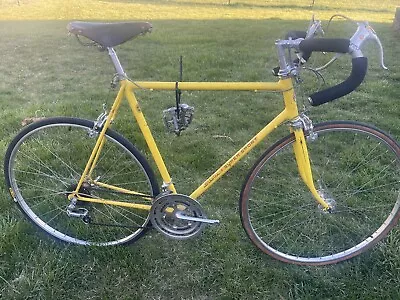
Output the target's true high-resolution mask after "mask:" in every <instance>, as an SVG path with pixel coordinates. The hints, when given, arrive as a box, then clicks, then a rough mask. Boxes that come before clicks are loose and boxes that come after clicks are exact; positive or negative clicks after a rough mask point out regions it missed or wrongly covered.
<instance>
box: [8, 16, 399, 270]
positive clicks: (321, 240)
mask: <svg viewBox="0 0 400 300" xmlns="http://www.w3.org/2000/svg"><path fill="white" fill-rule="evenodd" d="M67 28H68V30H69V32H70V33H72V34H75V35H76V36H77V38H78V39H79V36H83V37H85V38H88V39H89V40H91V41H93V43H94V44H95V45H96V46H97V47H100V48H101V50H105V51H106V53H107V54H108V55H109V57H110V58H111V61H112V63H113V65H114V67H115V70H116V76H115V77H114V80H113V82H114V84H115V85H116V84H119V85H120V88H119V91H118V93H117V96H116V98H115V100H114V103H113V105H112V107H111V109H110V111H109V112H107V111H106V110H104V112H103V113H102V114H100V116H99V117H98V118H97V120H95V121H89V120H84V119H78V118H70V117H54V118H46V119H43V120H40V121H37V122H34V123H32V124H30V125H28V126H26V127H25V128H23V129H22V131H21V132H20V133H19V134H18V135H17V136H16V137H15V138H14V139H13V141H12V142H11V143H10V145H9V147H8V149H7V152H6V156H5V164H4V171H5V178H6V184H7V186H8V188H9V191H10V194H11V197H12V198H13V199H14V201H15V202H16V203H17V204H18V207H19V208H20V209H21V211H22V212H23V213H24V214H25V215H26V216H27V217H28V219H30V220H31V221H32V222H33V223H34V224H35V225H37V226H38V227H39V228H40V229H41V230H43V231H45V232H46V233H48V234H49V235H51V236H52V237H53V238H56V239H58V240H61V241H64V242H68V243H74V244H80V245H95V246H110V245H119V244H126V243H128V242H133V241H136V240H137V239H138V238H140V237H141V236H143V235H144V234H145V233H146V231H147V230H148V229H149V228H150V227H151V225H152V226H153V227H155V228H156V229H157V230H158V231H159V232H161V233H162V234H164V235H166V236H168V237H170V238H174V239H181V240H183V239H187V238H191V237H195V236H197V235H198V234H199V233H200V232H201V231H202V230H203V228H204V227H205V225H207V224H218V223H219V220H214V219H209V218H207V216H206V214H205V212H204V210H203V208H202V207H201V205H200V204H199V202H198V201H197V199H198V198H199V197H200V196H201V195H203V194H204V193H205V192H206V191H207V190H208V189H209V188H210V187H211V186H212V185H213V184H214V183H215V182H217V181H218V180H219V179H220V178H221V177H222V176H223V175H224V174H225V173H226V172H227V171H228V170H230V169H231V168H232V167H233V166H235V165H236V164H237V163H238V162H239V161H240V160H241V159H242V158H243V157H245V156H246V155H247V154H248V153H249V152H250V151H251V150H252V149H253V148H254V147H255V146H256V145H257V144H259V143H260V142H261V141H262V140H264V139H265V137H266V136H268V135H269V134H270V133H271V132H272V131H273V130H274V129H275V128H277V127H278V126H280V125H282V124H287V123H288V124H289V129H290V134H289V135H288V136H286V137H283V138H282V139H280V140H279V141H277V142H276V143H274V144H273V145H272V146H270V147H269V148H268V149H267V150H266V151H265V152H264V154H262V155H261V157H260V158H259V159H258V160H257V161H256V162H255V164H254V166H253V167H252V168H251V170H250V171H249V173H248V176H247V178H246V179H245V181H244V184H243V187H242V191H241V194H240V200H239V211H240V218H241V222H242V225H243V227H244V230H245V232H246V233H247V235H248V237H249V238H250V240H251V241H252V242H253V243H254V244H255V245H256V246H257V247H258V248H259V249H260V250H261V251H263V252H264V253H267V254H269V255H271V256H272V257H274V258H276V259H278V260H281V261H284V262H289V263H294V264H300V265H325V264H332V263H336V262H339V261H343V260H346V259H349V258H351V257H354V256H356V255H358V254H360V253H362V252H364V251H365V250H367V249H368V248H370V247H372V246H373V245H375V244H376V243H377V242H378V241H379V240H381V239H382V238H383V237H384V236H386V235H387V233H388V232H389V231H390V230H391V229H392V228H393V227H394V226H395V225H396V223H397V221H398V219H399V217H400V211H399V206H400V193H399V190H400V189H399V185H400V172H399V166H400V146H399V144H398V143H397V142H396V141H395V140H394V139H393V138H392V137H390V136H389V135H388V134H386V133H385V132H383V131H381V130H380V129H377V128H375V127H373V126H371V125H367V124H362V123H359V122H354V121H331V122H325V123H321V124H317V125H314V124H313V123H312V121H311V120H310V119H309V118H308V117H307V115H306V114H305V113H304V112H299V109H298V103H297V101H296V95H295V91H294V80H296V78H298V75H299V73H300V70H301V67H302V65H303V64H305V63H306V61H307V60H308V58H309V57H310V56H311V54H312V52H332V53H339V54H337V55H336V56H335V57H334V58H333V59H332V60H331V61H330V62H329V63H328V64H326V65H325V66H323V67H322V68H326V67H327V66H329V65H330V64H331V63H332V62H333V61H335V60H336V59H337V58H338V56H339V55H343V54H349V55H351V56H352V72H351V75H350V77H349V78H348V79H347V80H346V81H344V82H343V83H341V84H338V85H336V86H334V87H330V88H328V89H325V90H323V91H319V92H317V93H314V94H312V95H311V96H310V97H309V101H310V103H311V105H313V106H317V105H322V104H324V103H327V102H330V101H332V100H334V99H337V98H340V97H342V96H344V95H346V94H348V93H350V92H352V91H353V90H355V89H356V88H357V87H358V86H359V85H360V84H361V82H362V81H363V79H364V77H365V74H366V71H367V58H366V57H364V55H363V54H362V52H361V47H362V45H363V43H364V42H365V41H366V40H368V39H372V40H374V41H376V42H377V44H378V45H379V49H380V53H381V66H382V67H383V68H385V66H384V64H383V48H382V45H381V43H380V40H379V38H378V36H377V35H376V33H375V32H374V30H373V29H372V27H370V26H369V25H368V24H367V23H357V30H356V32H355V33H354V35H353V36H352V38H350V39H326V38H316V35H317V34H318V33H319V32H321V31H322V27H321V24H320V22H319V21H315V20H314V19H313V20H312V21H311V23H310V25H309V27H308V30H307V31H306V32H299V31H293V32H290V33H288V35H287V36H286V38H285V39H284V40H278V41H277V42H276V48H277V52H278V59H279V68H277V69H275V72H276V75H277V76H279V80H278V81H277V82H182V81H177V82H145V81H133V80H131V79H129V77H128V76H127V75H126V74H125V71H124V69H123V67H122V65H121V63H120V61H119V59H118V56H117V54H116V52H115V49H114V47H116V46H118V45H120V44H122V43H124V42H127V41H128V40H131V39H133V38H135V37H137V36H139V35H144V34H146V33H148V32H150V31H151V29H152V25H151V24H150V23H146V22H129V23H91V22H72V23H70V24H69V25H68V27H67ZM293 51H295V52H296V53H297V55H298V57H297V58H296V59H293ZM136 90H170V91H175V92H176V99H177V103H176V106H175V107H172V108H170V109H168V110H165V111H164V121H165V124H166V126H167V129H168V130H170V131H171V132H174V133H176V134H179V133H180V132H181V131H182V130H184V129H186V128H187V127H188V126H189V124H190V122H191V120H192V118H193V107H190V106H189V105H187V104H183V103H180V92H181V91H184V90H198V91H208V90H231V91H234V90H241V91H242V90H247V91H254V90H257V91H275V92H280V93H282V95H283V102H284V109H283V110H282V112H281V113H279V114H278V115H277V116H276V117H275V118H274V119H273V120H272V121H271V122H270V123H268V124H267V125H266V126H265V127H264V128H263V129H261V130H260V131H259V133H258V134H256V135H255V136H254V137H252V138H251V139H250V140H249V141H248V142H247V143H246V144H245V145H244V146H243V147H242V148H240V149H239V150H238V151H237V152H236V153H235V154H234V155H233V156H232V157H230V158H229V159H228V160H227V161H226V162H225V163H224V164H222V165H221V166H220V167H219V168H218V169H217V170H216V171H215V172H214V173H213V174H212V175H211V176H210V177H209V178H208V179H206V180H205V181H204V182H203V183H202V184H201V185H200V186H199V187H198V188H197V189H196V190H195V191H193V192H192V193H191V194H190V195H189V196H188V195H183V194H179V193H177V191H176V188H175V185H174V183H173V181H172V179H171V176H170V174H169V172H168V170H167V167H166V165H165V163H164V161H163V158H162V156H161V154H160V152H159V150H158V148H157V145H156V142H155V140H154V138H153V135H152V133H151V131H150V128H149V126H148V124H147V122H146V119H145V117H144V114H143V112H142V110H141V108H140V105H139V102H138V100H137V99H136V97H135V94H134V92H135V91H136ZM124 98H126V99H127V101H128V103H129V106H130V108H131V110H132V112H133V115H134V117H135V119H136V121H137V124H138V126H139V128H140V130H141V133H142V134H143V137H144V140H145V142H146V144H147V146H148V149H149V151H150V153H151V155H152V157H153V159H154V163H155V165H156V166H157V169H158V171H159V173H160V175H161V178H162V182H163V183H162V185H161V188H160V187H159V185H158V181H157V179H156V176H155V174H154V172H153V170H152V168H151V167H150V165H149V163H148V162H147V160H146V159H145V157H144V156H143V155H142V154H141V153H140V152H139V151H138V150H137V149H136V147H135V146H134V145H133V144H132V143H131V142H129V141H128V140H127V139H125V138H124V137H123V136H121V135H120V134H119V133H117V132H116V131H114V130H112V129H111V128H110V127H111V124H112V122H113V121H114V120H115V118H116V116H117V113H118V110H119V108H120V106H121V103H122V101H123V99H124ZM270 174H273V175H272V176H274V179H273V180H269V178H270V176H271V175H270ZM278 175H280V177H278Z"/></svg>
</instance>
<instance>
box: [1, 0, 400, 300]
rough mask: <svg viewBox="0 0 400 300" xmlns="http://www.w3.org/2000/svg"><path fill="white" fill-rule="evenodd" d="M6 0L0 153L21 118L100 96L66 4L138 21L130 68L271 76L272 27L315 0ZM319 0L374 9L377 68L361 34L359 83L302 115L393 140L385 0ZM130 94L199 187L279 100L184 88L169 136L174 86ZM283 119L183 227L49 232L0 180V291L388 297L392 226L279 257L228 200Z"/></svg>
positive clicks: (105, 77)
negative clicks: (118, 240)
mask: <svg viewBox="0 0 400 300" xmlns="http://www.w3.org/2000/svg"><path fill="white" fill-rule="evenodd" d="M15 2H17V1H0V19H3V20H4V21H0V24H1V25H0V36H1V43H0V50H1V51H0V61H1V63H0V104H1V107H2V109H1V111H0V125H1V126H0V157H3V156H4V153H5V151H6V147H7V145H8V143H9V142H10V141H11V139H12V138H13V136H14V135H15V134H16V133H17V132H18V131H19V130H20V129H21V121H22V120H23V119H25V118H27V117H42V116H46V117H50V116H58V115H66V116H79V117H82V118H88V119H94V118H96V117H97V115H98V114H99V113H100V111H101V106H102V104H103V103H107V104H108V105H111V101H112V98H113V96H114V95H115V92H114V91H109V89H108V86H109V82H110V80H111V78H112V75H113V72H114V71H113V69H112V65H111V64H110V62H109V60H108V57H107V56H106V54H105V53H104V52H98V51H96V50H95V49H93V48H85V47H82V46H80V45H79V44H78V43H77V42H76V40H75V39H74V38H73V37H69V36H68V35H67V32H66V29H65V27H66V25H67V23H68V21H69V20H70V19H80V18H86V19H110V20H115V19H146V20H151V21H152V23H153V25H154V28H155V29H154V32H153V33H152V34H150V35H147V36H145V37H141V38H138V39H136V40H134V41H131V42H128V43H126V44H124V45H122V46H120V47H118V48H117V52H118V54H119V56H120V59H121V61H122V64H123V65H124V66H125V68H126V71H127V73H128V74H129V75H130V76H131V77H132V78H134V79H137V80H162V81H175V80H177V79H178V70H179V68H178V58H179V55H183V57H184V75H183V76H184V80H185V81H213V80H218V81H219V80H221V81H225V80H226V81H251V80H254V81H261V80H265V81H273V80H275V78H274V77H273V76H272V75H270V71H269V69H270V68H272V67H274V66H276V53H275V49H274V41H275V40H276V39H277V38H279V37H282V36H283V35H284V34H285V33H286V32H287V31H288V30H291V29H302V28H306V26H307V24H308V19H309V18H310V17H311V14H312V12H311V9H310V8H309V4H310V3H311V2H312V1H296V0H292V1H290V0H287V1H284V2H282V1H279V2H278V1H256V0H252V1H250V0H247V1H231V3H232V4H231V5H230V6H228V5H226V2H227V1H216V0H215V1H211V0H210V1H200V0H197V1H183V0H181V1H160V0H157V1H156V0H154V1H95V0H91V1H72V0H70V1H36V0H26V1H22V0H21V1H20V5H19V6H18V5H16V4H15ZM83 2H84V3H83ZM330 2H331V3H329V1H318V0H316V6H315V8H314V12H315V13H316V14H317V17H321V18H322V19H323V20H327V19H328V18H329V16H330V15H332V14H334V13H345V14H347V15H348V16H349V17H352V18H355V19H368V20H371V22H372V25H373V26H374V28H375V29H376V31H377V32H378V34H379V36H380V38H381V41H382V43H383V46H384V48H385V58H386V64H387V65H388V67H389V69H390V71H388V72H387V71H383V70H381V69H380V68H379V66H378V60H377V55H376V47H375V46H374V45H371V46H369V47H368V49H367V50H366V51H365V53H366V54H367V55H368V56H369V58H370V67H369V72H368V75H367V78H366V81H365V82H364V83H363V84H362V86H361V87H360V88H359V89H358V90H357V92H355V93H352V94H351V95H349V96H346V97H344V98H342V99H340V100H338V101H335V102H333V103H330V104H327V105H324V106H321V107H318V108H312V109H311V111H310V116H311V117H312V118H313V120H314V121H322V120H333V119H350V120H361V121H365V122H369V123H372V124H375V125H376V126H378V127H380V128H382V129H384V130H385V131H388V132H390V133H391V134H392V135H393V136H394V137H395V138H396V139H397V140H399V139H400V126H399V108H400V104H399V101H398V100H399V99H398V95H399V93H400V88H399V78H400V73H399V71H398V70H399V67H400V62H399V60H398V57H399V54H400V47H399V43H398V38H399V35H398V34H396V33H394V32H393V31H392V29H391V19H392V18H393V16H394V10H395V6H396V2H395V1H369V2H368V4H366V2H365V1H355V2H352V3H349V2H344V1H334V2H332V1H330ZM57 3H59V4H57ZM60 3H62V4H60ZM344 3H345V4H344ZM77 5H80V7H79V9H78V6H77ZM289 8H290V9H289ZM178 9H183V11H179V10H178ZM55 12H57V13H56V14H55ZM325 24H326V22H325ZM352 32H354V27H353V26H352V25H351V24H349V23H346V22H342V21H336V22H335V23H334V24H331V26H330V30H329V32H328V35H329V36H341V37H342V36H346V37H348V36H350V35H351V34H352ZM314 57H315V58H314V60H313V62H311V63H312V64H313V63H315V64H317V63H322V62H323V61H326V58H324V57H323V55H315V56H314ZM348 64H349V60H348V59H347V58H343V59H342V60H341V61H340V62H339V63H338V64H336V65H335V66H333V67H332V68H330V69H329V72H324V77H325V79H326V81H327V84H328V85H329V84H330V85H332V84H334V83H336V82H339V81H340V80H341V79H344V78H345V77H346V76H347V74H348V72H349V70H348ZM307 78H308V79H309V80H308V81H307V84H306V86H307V88H308V89H307V90H312V89H315V88H316V87H317V86H318V84H317V83H316V81H315V80H314V79H313V77H312V76H311V75H307ZM305 95H308V93H305ZM138 98H139V99H141V105H142V109H143V111H144V112H145V114H146V117H147V119H148V123H149V124H150V125H151V129H152V130H153V132H154V135H155V139H156V141H157V143H158V144H159V148H160V151H161V153H162V154H163V156H164V157H165V160H166V162H167V163H168V168H169V169H170V172H171V174H172V176H173V178H174V181H175V182H176V184H177V188H178V190H179V192H181V193H190V192H191V191H192V190H193V189H194V188H196V187H197V186H198V185H199V184H200V183H201V182H202V181H203V180H204V179H205V178H206V177H207V176H208V175H209V174H210V173H211V172H212V171H214V170H215V168H216V167H217V166H218V165H219V164H221V163H222V162H223V161H225V159H226V158H227V157H229V155H232V154H233V153H234V152H235V150H237V149H238V148H239V147H240V146H241V145H242V144H243V143H244V142H246V141H247V139H248V138H249V137H250V136H251V135H252V134H254V133H256V132H257V131H258V130H259V129H260V128H261V127H262V126H263V125H264V124H265V123H266V122H268V121H269V120H271V118H272V117H273V116H274V115H276V114H277V113H278V112H279V109H280V108H281V100H280V95H278V94H265V93H251V92H240V93H233V92H185V93H183V100H184V102H187V103H188V104H190V105H193V106H195V109H196V111H195V117H194V121H193V124H192V125H191V126H190V127H189V129H188V130H187V131H185V132H184V133H183V134H182V136H181V137H179V138H177V137H175V136H173V135H170V134H168V133H166V132H165V130H164V127H163V126H164V125H163V122H162V119H161V115H162V110H163V109H165V108H167V107H170V106H172V105H173V104H174V101H175V100H174V94H173V93H168V92H151V93H149V92H140V93H139V96H138ZM298 98H299V99H300V100H301V99H302V97H300V95H299V96H298ZM234 105H235V107H234ZM233 107H234V108H233ZM121 112H122V113H121V114H120V116H119V119H118V120H117V122H116V124H115V128H117V129H118V131H119V132H121V133H122V134H123V135H124V136H126V137H128V138H129V139H132V141H133V142H134V143H135V145H137V146H138V147H139V148H142V149H143V146H144V143H143V141H142V140H141V139H140V136H139V132H138V129H137V126H136V125H135V124H134V123H133V122H130V120H131V113H130V111H129V108H128V106H126V105H125V106H123V108H122V110H121ZM248 116H250V117H248ZM122 125H124V127H122ZM125 125H126V126H125ZM286 132H287V128H286V127H285V126H284V127H283V128H282V129H279V130H278V132H277V133H276V134H274V135H273V136H272V137H271V138H269V139H268V140H267V142H266V143H263V144H262V145H261V146H260V147H258V148H257V149H256V150H255V151H254V152H253V153H252V154H251V155H250V156H249V157H248V158H246V159H245V160H244V161H243V162H241V163H240V164H239V166H238V167H237V168H235V169H233V170H232V171H231V172H229V173H228V174H227V176H226V177H225V178H224V179H222V180H221V182H219V183H217V184H216V185H215V186H214V187H213V188H212V189H211V190H210V191H209V192H208V193H207V194H206V195H205V196H204V197H203V198H202V199H201V201H202V204H203V206H204V208H205V210H206V212H207V214H208V215H209V216H210V217H213V218H219V219H220V220H221V222H222V224H221V225H220V226H218V227H214V228H207V229H206V231H205V233H204V234H203V235H201V237H199V238H198V239H195V240H190V241H184V242H179V241H172V240H167V239H165V238H163V237H162V236H160V235H159V234H158V233H157V232H155V231H154V230H153V231H151V232H150V233H149V234H148V235H146V236H145V237H144V238H143V239H141V240H139V241H138V242H137V243H135V244H134V245H132V246H128V247H113V248H101V249H98V248H84V247H77V246H72V245H64V244H59V243H57V242H54V241H53V240H51V239H50V238H48V237H46V236H45V235H44V234H42V233H40V232H38V230H36V228H34V227H33V226H32V225H31V224H30V223H29V222H28V221H27V220H26V219H25V218H24V217H23V215H22V214H21V213H20V212H19V211H18V210H17V209H16V207H15V204H13V203H12V201H11V200H10V197H9V195H8V192H7V191H6V190H5V187H4V184H0V211H1V214H0V298H3V299H56V298H59V299H78V298H79V299H114V298H121V299H398V298H400V294H399V290H398V286H399V281H400V280H399V278H400V272H399V270H400V255H399V250H398V249H399V246H400V242H399V241H400V240H399V232H398V229H396V230H394V231H393V232H392V233H391V234H390V236H389V237H388V238H387V239H386V240H385V242H384V243H381V244H379V245H378V246H376V247H375V248H374V249H372V250H371V251H369V252H367V253H365V254H363V255H361V256H360V257H357V258H355V259H352V260H350V261H348V262H344V263H340V264H338V265H334V266H328V267H319V268H316V267H298V266H292V265H287V264H284V263H280V262H278V261H276V260H274V259H272V258H270V257H268V256H267V255H265V254H262V253H261V252H260V251H258V250H257V249H256V248H255V247H254V246H253V245H252V244H251V243H250V241H249V240H248V239H247V237H246V235H245V233H244V231H243V229H242V228H241V224H240V220H239V215H238V207H237V201H238V198H239V193H240V189H241V185H242V182H243V180H244V178H245V176H246V174H247V172H248V170H249V168H250V167H251V166H252V165H253V163H254V161H255V159H256V158H257V156H258V155H259V154H260V153H261V152H262V151H263V150H265V149H266V147H267V146H268V145H271V143H272V142H273V141H274V140H276V138H277V137H278V136H280V134H286Z"/></svg>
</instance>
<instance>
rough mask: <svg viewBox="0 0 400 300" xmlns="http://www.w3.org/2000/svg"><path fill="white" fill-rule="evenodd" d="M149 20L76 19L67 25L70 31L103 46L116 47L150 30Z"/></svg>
mask: <svg viewBox="0 0 400 300" xmlns="http://www.w3.org/2000/svg"><path fill="white" fill-rule="evenodd" d="M152 28H153V27H152V25H151V24H150V23H148V22H118V23H99V22H81V21H75V22H71V23H69V24H68V25H67V29H68V31H69V32H71V33H73V34H76V35H82V36H84V37H86V38H88V39H90V40H92V41H94V42H96V43H98V44H99V45H101V46H103V47H114V46H117V45H120V44H122V43H125V42H126V41H129V40H130V39H133V38H134V37H137V36H138V35H143V34H145V33H147V32H150V31H151V29H152Z"/></svg>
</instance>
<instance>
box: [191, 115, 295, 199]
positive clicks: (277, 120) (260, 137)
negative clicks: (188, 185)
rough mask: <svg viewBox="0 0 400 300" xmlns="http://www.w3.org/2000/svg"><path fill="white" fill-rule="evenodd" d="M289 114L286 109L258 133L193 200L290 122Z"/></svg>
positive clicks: (201, 188) (193, 194) (197, 192)
mask: <svg viewBox="0 0 400 300" xmlns="http://www.w3.org/2000/svg"><path fill="white" fill-rule="evenodd" d="M288 118H289V113H288V111H287V110H286V109H285V110H284V111H282V112H281V113H280V114H279V115H277V116H276V117H275V118H274V119H273V120H272V121H271V122H270V123H269V124H268V125H267V126H265V127H264V128H263V129H262V130H261V131H260V132H259V133H257V134H256V135H255V136H254V137H253V138H252V139H251V140H250V141H248V142H247V143H246V144H245V145H244V146H243V147H242V148H241V149H240V150H239V151H237V152H236V153H235V154H234V155H233V156H232V157H231V158H230V159H228V160H227V161H226V163H224V164H223V165H222V166H221V167H220V168H219V169H218V170H217V171H215V172H214V174H212V175H211V176H210V177H209V178H208V179H207V180H206V181H204V182H203V183H202V184H201V185H200V186H199V187H198V188H197V189H196V190H195V191H194V192H193V193H192V194H191V195H190V197H191V198H193V199H197V198H198V197H200V196H201V195H202V194H203V193H204V192H206V191H207V190H208V189H209V188H210V187H211V186H212V185H213V184H214V183H215V182H217V181H218V180H219V179H220V178H221V177H222V176H223V175H224V174H225V173H226V172H228V171H229V170H230V169H231V168H232V167H233V166H235V165H236V164H237V163H238V162H239V161H240V160H241V159H242V158H243V157H244V156H246V155H247V153H249V152H250V151H251V150H252V149H253V148H254V147H255V146H257V144H258V143H260V142H261V141H262V140H263V139H265V138H266V137H267V136H268V135H269V134H270V133H271V132H272V131H274V130H275V128H277V127H278V126H279V125H280V124H282V123H283V122H285V121H286V120H288Z"/></svg>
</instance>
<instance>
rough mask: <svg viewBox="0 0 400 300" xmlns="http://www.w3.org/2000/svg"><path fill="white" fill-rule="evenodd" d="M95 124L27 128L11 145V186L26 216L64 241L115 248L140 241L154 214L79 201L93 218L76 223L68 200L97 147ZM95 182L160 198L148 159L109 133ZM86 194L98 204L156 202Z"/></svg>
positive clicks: (98, 191) (92, 190) (46, 123)
mask: <svg viewBox="0 0 400 300" xmlns="http://www.w3.org/2000/svg"><path fill="white" fill-rule="evenodd" d="M93 126H94V122H92V121H88V120H83V119H78V118H67V117H56V118H48V119H43V120H40V121H37V122H35V123H32V124H30V125H29V126H27V127H25V128H24V129H23V130H22V131H21V132H20V133H19V134H18V135H17V136H16V137H15V138H14V139H13V141H12V142H11V144H10V145H9V147H8V149H7V152H6V155H5V163H4V172H5V178H6V184H7V186H8V188H9V189H10V193H11V195H12V196H13V198H14V201H15V202H16V203H17V204H18V207H19V208H20V209H21V211H22V212H23V213H24V214H25V215H26V216H27V217H28V218H29V219H30V220H31V221H32V222H33V223H34V224H35V225H37V226H38V227H39V228H40V229H41V230H43V231H45V232H46V233H48V234H50V235H51V236H52V237H53V238H56V239H58V240H61V241H64V242H68V243H75V244H81V245H98V246H109V245H118V244H126V243H130V242H133V241H136V240H137V239H138V238H139V237H141V236H142V235H143V234H144V233H145V232H146V231H147V228H148V227H149V225H148V224H149V220H150V217H149V211H144V210H138V209H132V208H127V207H121V206H114V205H106V204H97V203H92V202H84V201H78V203H77V207H78V208H79V209H83V210H87V211H88V217H87V218H85V219H83V218H81V217H76V216H75V217H71V216H68V214H67V206H68V205H69V204H70V202H71V201H70V200H69V199H68V197H67V196H68V194H69V193H70V192H72V191H73V190H74V189H75V188H76V186H77V183H78V181H79V179H80V177H81V174H82V172H83V170H84V168H85V166H86V163H87V160H88V158H89V156H90V154H91V152H92V150H93V147H94V145H95V143H96V140H97V136H98V132H96V131H93ZM105 137H106V142H105V144H104V147H103V149H102V151H101V155H100V157H99V160H98V162H97V164H96V168H95V169H94V176H93V178H100V179H101V181H102V182H103V183H107V184H114V185H117V186H119V187H122V188H125V189H133V190H135V191H137V192H141V193H144V194H146V195H149V196H150V197H149V198H150V199H151V198H153V197H154V196H155V195H157V194H158V193H159V188H158V184H157V182H156V180H155V176H154V173H153V171H152V169H151V168H150V166H149V164H148V162H147V161H146V159H145V158H144V157H143V156H142V155H141V154H140V152H139V151H138V150H137V149H136V148H135V147H134V146H133V145H132V144H131V143H130V142H129V141H127V140H126V139H125V138H124V137H122V136H121V135H120V134H118V133H116V132H115V131H113V130H111V129H108V130H107V132H106V135H105ZM80 192H81V193H83V194H85V195H87V196H88V197H92V198H104V199H113V200H118V201H124V202H136V203H146V204H150V205H151V202H152V200H149V199H142V198H141V197H137V196H130V195H127V194H126V193H121V192H115V191H114V192H113V191H111V190H107V189H105V188H104V187H103V188H101V187H99V186H95V185H93V184H92V185H89V184H86V185H85V187H84V188H83V190H82V191H80Z"/></svg>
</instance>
